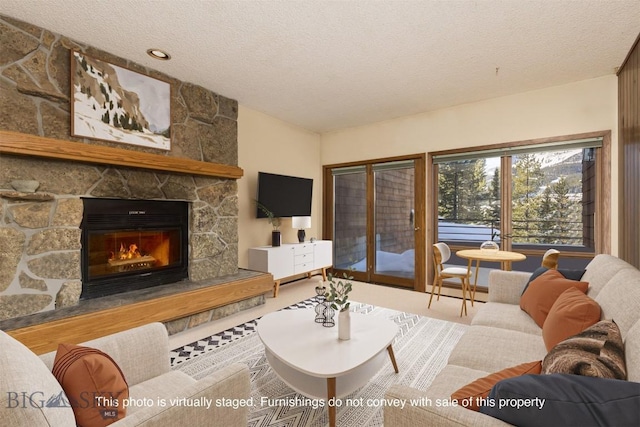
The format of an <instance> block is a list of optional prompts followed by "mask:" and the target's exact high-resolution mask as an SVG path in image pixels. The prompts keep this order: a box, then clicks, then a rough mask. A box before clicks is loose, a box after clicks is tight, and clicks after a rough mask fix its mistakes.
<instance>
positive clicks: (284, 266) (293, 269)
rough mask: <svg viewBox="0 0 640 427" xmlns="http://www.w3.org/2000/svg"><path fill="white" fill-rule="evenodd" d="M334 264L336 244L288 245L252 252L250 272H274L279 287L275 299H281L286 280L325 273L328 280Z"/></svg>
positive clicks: (318, 241)
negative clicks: (329, 270)
mask: <svg viewBox="0 0 640 427" xmlns="http://www.w3.org/2000/svg"><path fill="white" fill-rule="evenodd" d="M331 265H333V242H332V241H330V240H316V241H315V242H313V243H311V242H304V243H285V244H283V245H281V246H260V247H257V248H250V249H249V269H250V270H256V271H262V272H264V273H271V274H272V275H273V280H275V284H274V287H273V297H274V298H275V297H277V296H278V290H279V289H280V282H281V280H282V279H284V278H286V277H291V276H295V275H297V274H306V275H307V277H311V272H312V271H315V270H322V278H323V280H327V268H329V267H331Z"/></svg>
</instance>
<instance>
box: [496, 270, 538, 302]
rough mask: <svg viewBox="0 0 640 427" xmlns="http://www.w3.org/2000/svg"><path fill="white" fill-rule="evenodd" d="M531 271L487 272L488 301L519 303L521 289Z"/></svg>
mask: <svg viewBox="0 0 640 427" xmlns="http://www.w3.org/2000/svg"><path fill="white" fill-rule="evenodd" d="M529 277H531V273H524V272H522V271H503V270H491V271H490V272H489V302H501V303H504V304H520V296H521V295H522V290H523V289H524V287H525V285H526V284H527V282H528V281H529Z"/></svg>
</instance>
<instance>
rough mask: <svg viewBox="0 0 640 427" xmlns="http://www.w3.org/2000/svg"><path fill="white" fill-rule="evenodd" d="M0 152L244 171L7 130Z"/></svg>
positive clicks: (190, 170)
mask: <svg viewBox="0 0 640 427" xmlns="http://www.w3.org/2000/svg"><path fill="white" fill-rule="evenodd" d="M0 153H6V154H16V155H21V156H36V157H46V158H50V159H60V160H75V161H78V162H84V163H97V164H102V165H117V166H127V167H132V168H142V169H152V170H158V171H165V172H177V173H185V174H189V175H202V176H211V177H217V178H231V179H238V178H241V177H242V175H243V173H244V171H243V170H242V168H240V167H238V166H230V165H221V164H217V163H209V162H201V161H198V160H192V159H185V158H179V157H170V156H163V155H160V154H152V153H143V152H139V151H132V150H125V149H123V148H112V147H104V146H100V145H89V144H84V143H81V142H72V141H66V140H62V139H53V138H45V137H42V136H35V135H29V134H24V133H19V132H10V131H0Z"/></svg>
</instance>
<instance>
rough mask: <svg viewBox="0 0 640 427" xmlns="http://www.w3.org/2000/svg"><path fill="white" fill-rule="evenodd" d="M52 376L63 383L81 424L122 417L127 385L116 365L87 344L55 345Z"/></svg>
mask: <svg viewBox="0 0 640 427" xmlns="http://www.w3.org/2000/svg"><path fill="white" fill-rule="evenodd" d="M52 372H53V375H54V376H55V377H56V378H57V380H58V382H59V383H60V384H61V385H62V388H63V389H64V392H65V394H66V395H67V398H68V399H69V403H70V404H71V407H72V409H73V412H74V414H75V417H76V423H77V424H78V425H80V426H83V427H84V426H106V425H109V424H112V423H113V422H115V421H117V420H120V419H122V418H124V416H125V415H126V412H127V408H126V406H125V405H124V400H125V399H127V398H128V397H129V387H128V386H127V382H126V380H125V378H124V375H123V374H122V371H121V370H120V368H119V367H118V365H117V364H116V363H115V362H114V361H113V359H111V357H109V355H107V354H106V353H103V352H101V351H100V350H96V349H94V348H90V347H82V346H79V345H72V344H60V345H58V351H57V353H56V358H55V361H54V362H53V371H52Z"/></svg>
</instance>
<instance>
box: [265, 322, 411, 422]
mask: <svg viewBox="0 0 640 427" xmlns="http://www.w3.org/2000/svg"><path fill="white" fill-rule="evenodd" d="M315 316H316V313H315V310H313V309H296V310H281V311H276V312H274V313H269V314H267V315H265V316H264V317H262V318H261V319H260V320H259V321H258V335H259V336H260V339H261V340H262V343H263V344H264V347H265V354H266V357H267V360H268V362H269V365H270V366H271V368H272V369H273V370H274V371H275V372H276V373H277V374H278V376H279V377H280V378H281V379H282V380H283V381H284V382H285V383H286V384H287V385H288V386H289V387H291V388H292V389H294V390H296V391H297V392H299V393H301V394H303V395H305V396H308V397H311V398H316V399H326V400H327V402H328V403H331V402H332V401H335V399H336V398H341V397H343V396H346V395H348V394H349V393H352V392H353V391H355V390H357V389H358V388H360V387H362V386H363V385H364V384H366V383H367V382H368V381H369V380H370V379H371V377H372V376H373V375H374V374H375V373H376V372H378V371H379V370H380V367H381V366H382V364H383V363H384V361H385V360H386V354H388V355H389V357H390V358H391V363H392V364H393V368H394V370H395V371H396V373H397V372H398V366H397V364H396V360H395V356H394V354H393V348H392V347H391V343H392V342H393V339H394V337H395V336H396V334H397V333H398V330H399V328H398V325H396V324H395V323H394V322H393V321H391V320H387V319H383V318H380V317H376V316H371V315H365V314H358V313H351V339H350V340H348V341H341V340H339V339H338V325H337V322H336V326H334V327H331V328H325V327H323V326H322V325H321V324H319V323H315V321H314V319H315ZM337 317H338V316H337V313H336V321H337ZM385 350H386V351H385ZM328 410H329V425H330V426H332V427H333V426H335V424H336V408H335V406H334V405H331V404H329V405H328Z"/></svg>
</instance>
